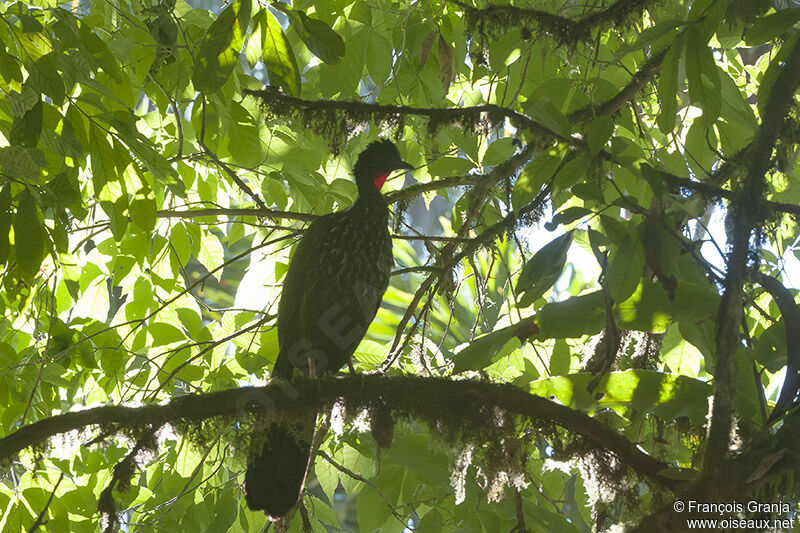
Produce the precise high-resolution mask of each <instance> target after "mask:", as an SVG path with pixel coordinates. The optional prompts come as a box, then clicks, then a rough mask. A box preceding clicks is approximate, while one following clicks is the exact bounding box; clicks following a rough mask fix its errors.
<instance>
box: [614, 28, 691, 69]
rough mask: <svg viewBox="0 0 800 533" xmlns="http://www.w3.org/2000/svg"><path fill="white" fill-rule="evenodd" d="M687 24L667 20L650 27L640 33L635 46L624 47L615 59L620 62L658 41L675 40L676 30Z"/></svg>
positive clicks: (615, 55)
mask: <svg viewBox="0 0 800 533" xmlns="http://www.w3.org/2000/svg"><path fill="white" fill-rule="evenodd" d="M685 24H686V22H685V21H682V20H665V21H663V22H659V23H658V24H656V25H654V26H650V27H649V28H645V30H644V31H642V32H640V33H639V34H638V35H637V37H636V41H634V43H633V44H631V45H627V46H622V47H620V49H619V50H618V51H617V53H616V54H614V58H615V59H616V60H617V61H619V60H620V59H622V58H623V57H625V56H626V55H628V54H630V53H631V52H635V51H636V50H641V49H643V48H646V47H648V46H650V45H652V44H653V43H655V42H656V41H662V40H663V41H668V40H671V39H673V38H674V36H675V34H676V33H677V32H676V31H675V30H676V28H680V27H682V26H684V25H685Z"/></svg>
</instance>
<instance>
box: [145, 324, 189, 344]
mask: <svg viewBox="0 0 800 533" xmlns="http://www.w3.org/2000/svg"><path fill="white" fill-rule="evenodd" d="M147 332H148V333H149V334H150V335H151V336H152V337H153V344H152V345H153V346H162V345H164V344H171V343H173V342H180V341H183V340H186V335H184V334H183V332H182V331H181V330H179V329H178V328H176V327H175V326H173V325H172V324H167V323H166V322H154V323H153V324H151V325H150V327H148V328H147Z"/></svg>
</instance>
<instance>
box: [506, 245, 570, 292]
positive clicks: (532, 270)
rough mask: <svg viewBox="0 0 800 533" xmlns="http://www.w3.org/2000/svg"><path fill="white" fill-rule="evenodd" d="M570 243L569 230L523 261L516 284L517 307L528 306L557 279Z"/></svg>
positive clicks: (561, 270)
mask: <svg viewBox="0 0 800 533" xmlns="http://www.w3.org/2000/svg"><path fill="white" fill-rule="evenodd" d="M571 244H572V232H571V231H569V232H567V233H565V234H564V235H562V236H560V237H556V238H555V239H553V240H552V241H550V242H549V243H547V244H546V245H544V246H543V247H542V248H541V249H540V250H539V251H538V252H536V253H535V254H534V255H533V257H531V258H530V259H529V260H528V261H527V262H526V263H525V266H523V267H522V272H520V274H519V278H518V279H517V286H516V290H517V293H518V294H519V301H518V302H517V305H518V306H519V307H528V306H529V305H531V304H532V303H533V302H534V301H536V299H537V298H539V297H540V296H542V295H543V294H544V293H545V292H547V291H548V290H549V289H550V288H551V287H552V286H553V285H554V284H555V282H556V281H558V278H559V277H560V276H561V273H562V272H563V271H564V265H565V264H566V262H567V251H568V250H569V247H570V245H571Z"/></svg>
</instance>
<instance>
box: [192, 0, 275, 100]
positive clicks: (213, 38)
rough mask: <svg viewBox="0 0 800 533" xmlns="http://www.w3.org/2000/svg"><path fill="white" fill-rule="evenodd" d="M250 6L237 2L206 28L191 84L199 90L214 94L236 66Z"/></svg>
mask: <svg viewBox="0 0 800 533" xmlns="http://www.w3.org/2000/svg"><path fill="white" fill-rule="evenodd" d="M251 6H252V3H251V2H250V0H236V1H235V2H234V3H232V4H231V5H229V6H228V7H226V8H225V9H224V10H222V12H221V13H220V14H219V16H218V17H217V19H216V20H215V21H214V22H212V23H211V26H209V28H208V31H206V34H205V35H204V36H203V40H202V41H200V44H199V46H198V47H197V51H196V52H195V60H194V74H193V75H192V83H193V84H194V86H195V89H197V90H198V91H201V92H204V93H207V94H208V93H213V92H215V91H217V90H218V89H219V88H221V87H222V86H223V85H224V84H225V82H226V81H227V80H228V78H229V77H230V75H231V73H232V72H233V69H234V67H236V65H238V64H239V52H240V51H241V49H242V44H243V43H244V34H245V30H246V29H247V25H248V24H249V22H250V9H251ZM262 11H264V10H262Z"/></svg>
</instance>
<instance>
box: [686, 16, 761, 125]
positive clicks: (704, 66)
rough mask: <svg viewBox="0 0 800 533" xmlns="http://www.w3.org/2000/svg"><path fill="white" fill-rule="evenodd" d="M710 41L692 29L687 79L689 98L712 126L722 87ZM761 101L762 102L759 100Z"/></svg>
mask: <svg viewBox="0 0 800 533" xmlns="http://www.w3.org/2000/svg"><path fill="white" fill-rule="evenodd" d="M707 43H708V39H707V38H705V37H704V36H703V34H702V32H701V30H700V29H699V28H697V27H694V28H692V29H691V30H690V31H689V33H688V37H687V43H686V55H685V59H684V60H685V62H686V79H687V81H688V82H689V97H690V98H691V100H692V103H694V104H696V105H697V106H699V107H700V108H702V109H703V118H704V119H705V121H706V123H708V124H710V123H711V122H712V121H713V120H714V119H715V118H717V117H718V116H719V110H720V107H721V85H720V81H719V67H717V63H716V62H715V61H714V54H713V53H712V52H711V49H710V48H709V47H708V44H707ZM759 101H760V100H759Z"/></svg>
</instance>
